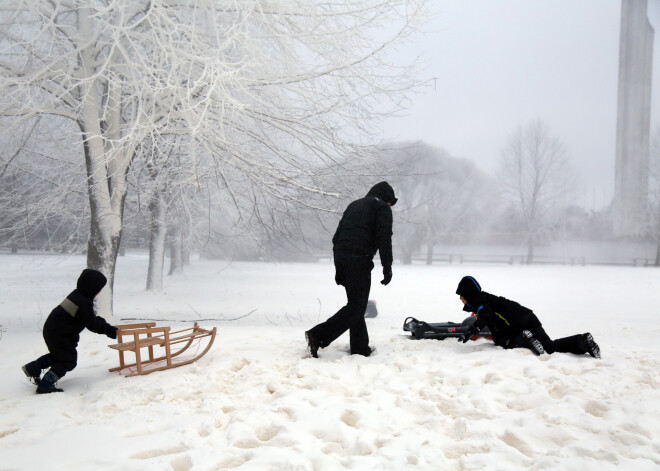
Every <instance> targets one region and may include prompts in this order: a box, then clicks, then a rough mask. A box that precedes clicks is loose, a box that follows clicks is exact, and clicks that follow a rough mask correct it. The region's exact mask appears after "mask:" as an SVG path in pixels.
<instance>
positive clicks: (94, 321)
mask: <svg viewBox="0 0 660 471" xmlns="http://www.w3.org/2000/svg"><path fill="white" fill-rule="evenodd" d="M106 282H107V280H106V277H105V275H103V273H101V272H99V271H96V270H91V269H89V268H86V269H85V270H83V271H82V273H81V274H80V277H79V278H78V283H77V287H76V289H75V290H73V291H72V292H71V294H69V295H68V296H67V297H66V298H65V299H64V301H62V302H61V303H60V304H59V305H58V306H57V307H56V308H55V309H53V310H52V311H51V313H50V315H49V316H48V319H46V323H45V324H44V328H43V336H44V340H45V341H46V346H47V347H48V352H49V353H47V354H45V355H43V356H41V357H39V358H37V359H36V360H34V361H32V362H30V363H28V364H26V365H24V366H23V372H24V373H25V374H26V375H27V376H28V377H29V378H31V379H32V380H33V381H34V382H35V384H37V393H38V394H44V393H51V392H61V391H62V390H61V389H58V388H56V387H55V383H56V382H57V381H58V380H59V379H60V378H62V377H63V376H64V375H65V374H66V373H67V372H69V371H71V370H73V369H74V368H75V367H76V365H77V362H78V352H77V351H76V347H77V346H78V341H79V340H80V333H81V332H82V331H83V330H84V329H88V330H91V331H92V332H94V333H95V334H103V335H107V336H108V337H110V338H111V339H116V338H117V328H116V327H114V326H112V325H110V324H108V323H107V322H106V321H105V319H103V318H102V317H99V316H97V315H96V314H95V313H94V298H95V297H96V295H97V294H99V292H100V291H101V290H102V289H103V287H104V286H105V284H106ZM46 368H50V370H49V371H48V372H47V373H46V374H45V375H44V376H43V378H41V371H42V370H44V369H46Z"/></svg>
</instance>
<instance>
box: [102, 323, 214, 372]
mask: <svg viewBox="0 0 660 471" xmlns="http://www.w3.org/2000/svg"><path fill="white" fill-rule="evenodd" d="M116 327H117V343H116V344H113V345H108V347H110V348H112V349H115V350H117V351H118V352H119V366H118V367H116V368H110V371H121V370H124V369H129V371H130V373H129V374H127V375H126V376H136V375H146V374H149V373H153V372H154V371H161V370H167V369H169V368H176V367H177V366H182V365H187V364H189V363H192V362H194V361H197V360H199V359H200V358H202V357H203V356H204V355H206V353H207V352H208V351H209V349H210V348H211V345H213V341H214V340H215V334H216V328H215V327H213V329H212V330H207V329H202V328H201V327H199V326H198V325H197V322H195V324H194V325H193V326H192V327H190V328H188V329H183V330H177V331H174V332H172V331H170V327H156V323H155V322H145V323H142V324H123V325H118V326H116ZM125 337H128V338H129V339H131V340H128V341H124V338H125ZM201 339H206V341H207V342H208V343H207V344H206V347H205V348H204V349H203V350H202V352H201V353H198V351H199V348H198V351H197V352H195V353H194V356H193V357H192V358H190V357H188V358H185V359H184V358H183V357H180V355H181V354H182V353H184V352H185V351H186V350H188V349H189V348H190V347H191V346H192V345H193V343H194V344H195V345H199V342H200V340H201ZM173 346H174V349H175V351H173V348H172V347H173ZM156 348H157V349H159V350H155V349H156ZM142 349H147V351H146V353H147V358H143V355H144V353H145V352H144V351H143V350H142ZM125 352H132V353H133V354H134V355H135V363H131V364H127V363H126V362H125V360H124V353H125Z"/></svg>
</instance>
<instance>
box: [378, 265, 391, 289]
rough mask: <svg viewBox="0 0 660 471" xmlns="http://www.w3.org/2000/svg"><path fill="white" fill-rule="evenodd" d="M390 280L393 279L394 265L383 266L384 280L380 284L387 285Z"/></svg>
mask: <svg viewBox="0 0 660 471" xmlns="http://www.w3.org/2000/svg"><path fill="white" fill-rule="evenodd" d="M390 281H392V267H383V281H381V282H380V284H381V285H387V284H388V283H389V282H390Z"/></svg>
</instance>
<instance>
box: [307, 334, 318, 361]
mask: <svg viewBox="0 0 660 471" xmlns="http://www.w3.org/2000/svg"><path fill="white" fill-rule="evenodd" d="M305 340H307V350H308V351H309V353H310V355H312V356H313V357H314V358H318V357H319V347H320V345H319V341H318V339H317V338H316V337H315V336H314V334H312V331H311V330H308V331H307V332H305Z"/></svg>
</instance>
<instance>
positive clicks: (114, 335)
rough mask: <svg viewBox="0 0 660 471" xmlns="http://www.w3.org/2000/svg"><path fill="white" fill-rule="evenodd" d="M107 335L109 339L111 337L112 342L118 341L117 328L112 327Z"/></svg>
mask: <svg viewBox="0 0 660 471" xmlns="http://www.w3.org/2000/svg"><path fill="white" fill-rule="evenodd" d="M106 335H107V336H108V337H110V338H111V339H112V340H116V339H117V327H115V326H112V325H111V326H110V328H109V329H108V333H107V334H106Z"/></svg>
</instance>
